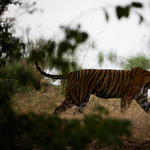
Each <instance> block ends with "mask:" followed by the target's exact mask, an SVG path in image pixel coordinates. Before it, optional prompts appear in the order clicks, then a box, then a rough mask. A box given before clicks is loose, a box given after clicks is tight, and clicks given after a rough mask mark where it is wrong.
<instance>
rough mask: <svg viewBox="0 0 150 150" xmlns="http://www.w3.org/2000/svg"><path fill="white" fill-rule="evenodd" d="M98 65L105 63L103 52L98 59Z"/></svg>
mask: <svg viewBox="0 0 150 150" xmlns="http://www.w3.org/2000/svg"><path fill="white" fill-rule="evenodd" d="M98 58H99V59H98V63H99V65H100V66H101V65H102V64H103V62H104V54H103V53H102V52H100V53H99V57H98Z"/></svg>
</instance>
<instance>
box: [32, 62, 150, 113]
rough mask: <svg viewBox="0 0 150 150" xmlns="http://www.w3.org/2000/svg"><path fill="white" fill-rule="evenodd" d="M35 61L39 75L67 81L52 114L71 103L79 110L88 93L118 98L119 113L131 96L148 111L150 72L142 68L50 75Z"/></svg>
mask: <svg viewBox="0 0 150 150" xmlns="http://www.w3.org/2000/svg"><path fill="white" fill-rule="evenodd" d="M35 64H36V67H37V69H38V70H39V72H40V73H41V74H42V75H44V76H46V77H49V78H53V79H66V80H67V87H66V94H65V100H64V101H63V103H62V104H61V105H60V106H58V107H57V108H56V109H55V111H54V115H58V114H60V113H62V112H63V111H66V110H67V109H68V108H71V107H73V106H75V105H76V106H77V107H76V111H77V112H80V113H82V112H83V111H84V109H85V106H86V104H87V102H88V101H89V97H90V95H91V94H94V95H96V96H98V97H100V98H105V99H108V98H121V112H125V111H126V110H127V109H128V107H129V106H130V104H131V102H132V101H133V99H135V100H136V102H137V103H138V104H139V105H140V106H141V108H143V109H144V110H145V111H146V112H147V113H150V102H148V89H149V88H150V72H149V71H146V70H144V69H142V68H139V67H135V68H133V69H131V70H95V69H86V70H81V71H75V72H70V73H68V74H66V75H51V74H47V73H45V72H44V71H42V70H41V68H40V67H39V66H38V63H37V62H36V63H35Z"/></svg>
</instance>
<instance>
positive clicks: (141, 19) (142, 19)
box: [139, 15, 144, 24]
mask: <svg viewBox="0 0 150 150" xmlns="http://www.w3.org/2000/svg"><path fill="white" fill-rule="evenodd" d="M139 17H140V21H139V23H140V24H141V23H142V22H143V21H144V18H143V16H142V15H139Z"/></svg>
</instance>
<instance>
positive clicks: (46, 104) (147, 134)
mask: <svg viewBox="0 0 150 150" xmlns="http://www.w3.org/2000/svg"><path fill="white" fill-rule="evenodd" d="M63 99H64V96H63V95H62V94H60V89H59V88H58V87H57V86H54V85H50V86H47V87H44V90H43V91H42V92H37V91H35V92H32V93H28V94H16V95H15V97H14V98H13V100H12V107H13V109H14V110H15V112H16V113H29V112H34V113H36V114H40V113H47V114H52V113H53V111H54V109H55V108H56V106H58V105H60V104H61V103H62V101H63ZM98 105H101V106H104V107H106V108H107V109H108V110H109V117H112V118H117V119H128V120H130V121H131V122H132V124H133V126H132V137H131V139H129V140H133V141H139V142H142V141H145V140H150V115H148V114H146V113H145V112H144V111H143V110H142V109H141V108H140V106H139V105H138V104H137V103H136V102H135V101H133V102H132V104H131V106H130V108H129V110H128V112H127V113H126V114H121V113H120V99H108V100H106V99H100V98H97V97H96V96H94V95H92V96H91V97H90V101H89V103H88V105H87V107H86V110H85V112H84V113H83V114H82V115H74V111H75V108H74V107H73V108H71V109H70V110H67V111H66V112H64V113H63V114H62V115H60V117H61V118H67V119H72V118H79V119H82V118H83V116H84V115H85V114H86V115H88V114H92V113H95V111H94V107H95V106H98Z"/></svg>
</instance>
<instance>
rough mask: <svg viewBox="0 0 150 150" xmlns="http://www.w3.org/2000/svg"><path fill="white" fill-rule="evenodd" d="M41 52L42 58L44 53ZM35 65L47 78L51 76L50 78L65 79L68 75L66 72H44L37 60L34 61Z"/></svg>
mask: <svg viewBox="0 0 150 150" xmlns="http://www.w3.org/2000/svg"><path fill="white" fill-rule="evenodd" d="M42 53H43V58H45V53H44V52H42ZM35 65H36V68H37V70H38V71H39V72H40V73H41V74H42V75H44V76H45V77H48V78H52V79H67V77H68V74H65V75H53V74H48V73H46V72H44V71H43V70H42V69H41V68H40V67H39V65H38V62H37V61H35Z"/></svg>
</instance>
